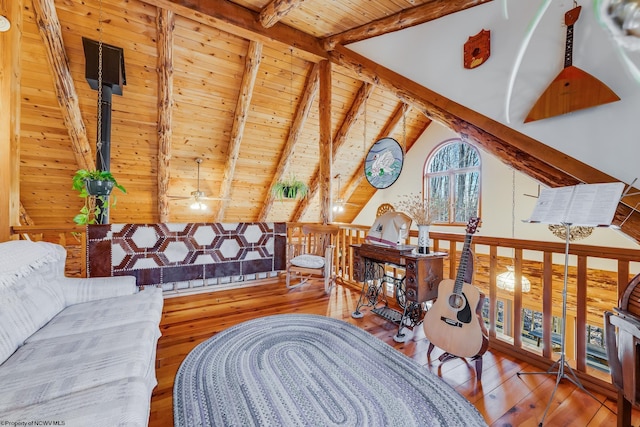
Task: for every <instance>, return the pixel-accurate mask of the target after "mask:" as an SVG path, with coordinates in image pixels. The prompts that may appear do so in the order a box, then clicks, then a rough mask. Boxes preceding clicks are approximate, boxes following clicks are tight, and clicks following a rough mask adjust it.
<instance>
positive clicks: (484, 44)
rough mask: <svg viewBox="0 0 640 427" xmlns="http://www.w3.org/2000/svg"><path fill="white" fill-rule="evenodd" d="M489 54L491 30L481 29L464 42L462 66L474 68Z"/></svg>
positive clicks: (482, 62)
mask: <svg viewBox="0 0 640 427" xmlns="http://www.w3.org/2000/svg"><path fill="white" fill-rule="evenodd" d="M490 55H491V31H489V30H481V31H480V32H479V33H478V34H476V35H475V36H470V37H469V39H468V40H467V42H466V43H465V44H464V68H469V69H471V68H476V67H478V66H480V65H482V64H484V63H485V62H486V60H487V59H489V56H490Z"/></svg>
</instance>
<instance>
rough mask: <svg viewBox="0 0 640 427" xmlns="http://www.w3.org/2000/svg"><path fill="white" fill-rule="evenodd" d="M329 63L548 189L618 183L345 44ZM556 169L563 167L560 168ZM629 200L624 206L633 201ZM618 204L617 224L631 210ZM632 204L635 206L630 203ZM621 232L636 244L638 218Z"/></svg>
mask: <svg viewBox="0 0 640 427" xmlns="http://www.w3.org/2000/svg"><path fill="white" fill-rule="evenodd" d="M330 56H331V61H332V62H335V63H337V64H339V65H341V66H343V67H345V68H348V69H350V70H352V71H353V72H355V73H357V74H358V75H359V76H360V78H361V79H362V80H364V81H368V82H372V83H375V84H377V85H379V86H381V87H382V88H384V89H386V90H388V91H390V92H392V93H394V94H395V95H396V96H397V97H398V98H400V99H402V100H404V101H405V102H407V103H409V104H411V105H412V106H413V107H414V108H417V109H418V110H420V111H422V112H423V114H425V115H426V116H427V117H429V118H430V119H432V120H435V121H437V122H439V123H441V124H443V125H444V126H446V127H448V128H449V129H452V130H453V131H455V132H457V133H458V134H459V135H460V137H461V138H463V139H466V140H468V141H469V142H471V143H475V144H477V145H478V146H480V147H482V148H483V149H484V150H486V151H487V152H489V153H491V154H493V155H494V156H496V157H498V159H500V160H501V161H502V162H504V163H506V164H508V165H510V166H511V167H513V168H514V169H516V170H518V171H520V172H522V173H524V174H526V175H528V176H530V177H532V178H533V179H535V180H537V181H538V182H540V183H542V184H545V185H548V186H550V187H558V186H566V185H576V184H580V183H587V184H592V183H598V182H617V181H618V180H617V179H615V178H613V177H612V176H609V175H607V174H605V173H604V172H601V171H599V170H597V169H595V168H592V167H591V166H589V165H587V164H584V163H582V162H580V161H579V160H576V159H574V158H572V157H569V156H567V155H566V154H564V153H562V152H560V151H558V150H556V149H554V148H552V147H549V146H547V145H544V144H542V143H540V142H539V141H536V140H535V139H533V138H530V137H528V136H527V135H524V134H522V133H520V132H518V131H516V130H514V129H511V128H509V127H506V126H504V125H503V124H501V123H499V122H496V121H495V120H493V119H491V118H489V117H486V116H484V115H482V114H480V113H478V112H476V111H473V110H471V109H469V108H466V107H464V106H462V105H460V104H457V103H455V102H453V101H451V100H449V99H447V98H445V97H443V96H441V95H438V94H436V93H435V92H433V91H431V90H429V89H427V88H425V87H423V86H421V85H419V84H418V83H416V82H414V81H412V80H409V79H408V78H406V77H404V76H402V75H400V74H398V73H396V72H394V71H392V70H389V69H388V68H385V67H383V66H381V65H379V64H377V63H375V62H373V61H371V60H369V59H367V58H365V57H364V56H362V55H359V54H357V53H355V52H353V51H351V50H349V49H347V48H345V47H344V46H340V45H338V46H336V49H335V50H333V51H331V52H330ZM555 165H562V169H560V168H559V167H558V166H555ZM632 198H639V199H640V197H638V196H628V198H627V199H629V200H628V201H627V202H626V205H629V203H633V201H630V200H631V199H632ZM626 205H623V204H622V203H621V204H620V205H619V206H618V211H617V213H616V220H615V221H616V222H617V223H618V224H619V223H620V222H621V219H623V218H624V217H625V216H626V214H627V213H629V212H630V209H629V206H626ZM630 206H634V204H631V205H630ZM623 231H625V233H626V234H627V235H629V236H630V237H632V238H634V239H635V240H637V241H640V214H639V213H637V212H636V213H633V214H632V215H631V217H630V218H629V219H628V220H627V222H626V223H625V227H624V228H623Z"/></svg>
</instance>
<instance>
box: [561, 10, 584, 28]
mask: <svg viewBox="0 0 640 427" xmlns="http://www.w3.org/2000/svg"><path fill="white" fill-rule="evenodd" d="M580 10H582V6H577V7H574V8H573V9H571V10H570V11H568V12H567V13H565V14H564V25H566V26H567V27H568V26H569V25H573V24H575V23H576V21H577V20H578V17H579V16H580Z"/></svg>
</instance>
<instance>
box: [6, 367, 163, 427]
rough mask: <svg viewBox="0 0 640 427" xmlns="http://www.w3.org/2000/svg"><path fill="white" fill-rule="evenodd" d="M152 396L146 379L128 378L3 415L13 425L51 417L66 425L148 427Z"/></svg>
mask: <svg viewBox="0 0 640 427" xmlns="http://www.w3.org/2000/svg"><path fill="white" fill-rule="evenodd" d="M150 399H151V392H150V391H149V390H147V386H146V385H145V384H144V381H142V380H141V379H138V378H128V379H122V380H118V381H115V382H112V383H108V384H103V385H101V386H99V387H94V388H92V389H89V390H85V391H82V392H78V393H71V394H68V395H65V396H61V397H58V398H55V399H51V400H49V401H46V402H44V403H41V404H37V405H30V406H26V407H24V408H20V409H14V410H10V411H6V412H5V411H3V410H2V409H0V418H1V419H2V420H11V421H12V425H13V422H20V421H22V422H24V423H25V424H24V425H29V424H28V423H29V422H31V421H34V420H47V421H49V420H50V421H59V422H60V423H59V424H57V425H64V426H66V427H86V426H92V427H114V426H118V427H146V426H147V425H148V422H149V402H150ZM63 423H64V424H63ZM15 425H21V424H18V423H16V424H15ZM51 425H54V424H51Z"/></svg>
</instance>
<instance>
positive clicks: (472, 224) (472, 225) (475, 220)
mask: <svg viewBox="0 0 640 427" xmlns="http://www.w3.org/2000/svg"><path fill="white" fill-rule="evenodd" d="M478 224H480V218H479V217H477V216H472V217H471V218H469V222H468V223H467V234H473V233H475V232H476V229H477V228H478Z"/></svg>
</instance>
